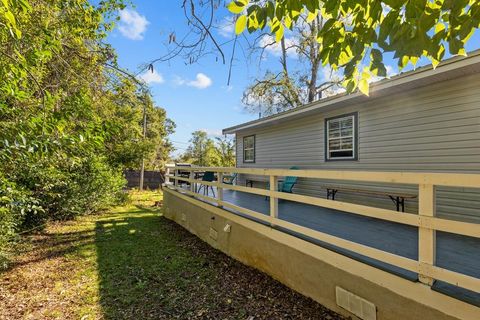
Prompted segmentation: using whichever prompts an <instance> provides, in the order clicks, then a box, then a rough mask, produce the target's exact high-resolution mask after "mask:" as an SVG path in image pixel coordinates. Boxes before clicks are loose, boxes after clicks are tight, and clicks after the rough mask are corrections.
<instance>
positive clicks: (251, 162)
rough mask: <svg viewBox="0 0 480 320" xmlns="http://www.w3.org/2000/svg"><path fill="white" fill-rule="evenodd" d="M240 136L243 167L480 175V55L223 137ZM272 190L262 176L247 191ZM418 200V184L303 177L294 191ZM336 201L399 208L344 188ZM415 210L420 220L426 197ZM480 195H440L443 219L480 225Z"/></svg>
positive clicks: (409, 208) (444, 191)
mask: <svg viewBox="0 0 480 320" xmlns="http://www.w3.org/2000/svg"><path fill="white" fill-rule="evenodd" d="M223 133H224V134H235V137H236V142H237V146H236V151H237V167H239V168H252V167H253V168H284V169H286V168H289V167H291V166H297V167H299V168H301V169H327V170H342V171H343V170H356V171H396V172H398V171H402V172H450V173H452V172H453V173H479V172H480V50H478V51H475V52H471V53H470V54H469V55H468V57H454V58H451V59H448V60H446V61H444V62H443V63H441V64H440V65H439V66H438V67H437V68H436V69H435V70H433V69H432V67H430V66H427V67H422V68H418V69H417V70H414V71H411V72H406V73H403V74H400V75H397V76H394V77H392V78H391V79H386V80H383V81H379V82H377V83H374V84H372V85H371V92H370V96H369V97H367V96H365V95H363V94H361V93H353V94H339V95H336V96H334V97H330V98H326V99H322V100H319V101H315V102H313V103H311V104H308V105H305V106H302V107H300V108H296V109H293V110H289V111H286V112H282V113H279V114H275V115H273V116H269V117H265V118H262V119H258V120H254V121H250V122H247V123H243V124H240V125H236V126H233V127H230V128H226V129H224V130H223ZM247 180H249V182H250V183H251V184H255V185H256V186H258V187H262V184H263V183H264V182H263V181H262V178H261V177H257V178H255V177H252V176H248V175H240V176H239V178H238V184H241V185H245V183H246V181H247ZM332 185H334V186H333V188H340V189H341V188H344V189H345V188H349V189H355V190H359V191H365V190H366V191H376V190H391V192H392V193H399V192H400V193H402V192H403V193H407V194H415V193H417V192H418V190H417V186H414V185H401V186H399V185H398V184H396V185H390V184H378V183H377V184H372V183H358V182H356V183H355V182H351V183H348V182H341V183H339V182H338V181H336V182H335V181H327V180H320V179H308V178H304V179H299V181H298V183H297V185H296V186H295V188H294V193H298V194H304V195H311V196H317V197H318V196H319V197H325V196H326V193H327V190H326V189H327V188H329V187H332ZM335 199H338V200H340V201H345V202H351V203H357V204H365V205H369V206H375V207H380V208H388V209H392V201H391V199H389V198H388V197H384V196H379V195H376V194H375V192H372V193H371V194H368V193H367V194H365V193H362V192H355V191H353V190H351V191H348V190H347V191H346V192H342V190H339V192H338V195H337V196H336V198H335ZM405 206H406V207H405V211H406V212H410V213H417V212H418V202H417V199H415V198H413V197H412V198H411V199H406V200H405ZM478 208H480V190H479V189H469V188H453V187H438V189H437V203H436V215H437V216H438V217H444V218H450V219H457V220H462V221H472V222H478V221H480V211H479V210H478Z"/></svg>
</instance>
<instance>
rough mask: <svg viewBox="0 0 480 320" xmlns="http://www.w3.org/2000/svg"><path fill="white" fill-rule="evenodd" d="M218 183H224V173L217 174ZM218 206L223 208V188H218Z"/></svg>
mask: <svg viewBox="0 0 480 320" xmlns="http://www.w3.org/2000/svg"><path fill="white" fill-rule="evenodd" d="M217 182H218V183H219V184H222V183H223V172H217ZM217 200H218V202H217V204H218V206H219V207H222V202H223V187H220V186H219V187H218V189H217Z"/></svg>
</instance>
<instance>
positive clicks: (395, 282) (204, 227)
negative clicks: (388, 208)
mask: <svg viewBox="0 0 480 320" xmlns="http://www.w3.org/2000/svg"><path fill="white" fill-rule="evenodd" d="M164 206H165V216H166V217H167V218H168V219H171V220H173V221H175V222H177V223H178V224H180V225H182V226H183V227H184V228H186V229H187V230H188V231H190V232H191V233H193V234H195V235H196V236H198V237H199V238H200V239H202V240H203V241H205V242H207V243H209V244H210V245H211V246H212V247H214V248H216V249H218V250H220V251H222V252H224V253H226V254H227V255H229V256H231V257H233V258H234V259H236V260H239V261H241V262H242V263H244V264H246V265H249V266H252V267H254V268H256V269H258V270H260V271H263V272H265V273H267V274H269V275H270V276H272V277H273V278H275V279H277V280H278V281H280V282H282V283H284V284H285V285H287V286H288V287H290V288H292V289H293V290H296V291H298V292H300V293H301V294H303V295H305V296H308V297H310V298H312V299H314V300H315V301H317V302H319V303H321V304H322V305H324V306H326V307H327V308H330V309H332V310H334V311H336V312H338V313H340V314H344V315H346V316H353V315H352V314H351V313H349V312H348V311H346V310H345V309H342V308H340V307H339V306H338V305H337V304H336V298H335V291H336V287H341V288H343V289H345V290H348V291H349V292H352V293H354V294H355V295H358V296H359V297H361V298H363V299H365V300H367V301H370V302H372V303H373V304H375V306H376V308H377V314H376V317H377V319H380V320H382V319H402V320H403V319H425V320H428V319H432V320H433V319H435V320H437V319H472V320H473V319H475V320H477V319H480V308H478V307H476V306H473V305H470V304H467V303H465V302H462V301H459V300H457V299H454V298H450V297H448V296H446V295H444V294H441V293H438V292H435V291H433V290H431V289H430V287H428V286H426V285H423V284H421V283H415V282H411V281H408V280H405V279H403V278H401V277H398V276H395V275H393V274H390V273H388V272H385V271H382V270H380V269H377V268H374V267H372V266H369V265H366V264H364V263H361V262H359V261H356V260H353V259H351V258H348V257H346V256H343V255H340V254H338V253H335V252H333V251H330V250H327V249H325V248H322V247H320V246H318V245H315V244H312V243H310V242H307V241H304V240H302V239H299V238H297V237H294V236H292V235H289V234H287V233H284V232H281V231H279V230H276V229H274V228H271V227H269V226H266V225H262V224H260V223H257V222H255V221H252V220H249V219H246V218H243V217H241V216H238V215H236V214H233V213H231V212H229V211H226V210H223V209H221V208H219V207H216V206H214V205H211V204H208V203H205V202H202V201H199V200H197V199H195V198H192V197H190V196H188V195H185V194H181V193H179V192H177V191H174V190H171V189H168V188H164ZM226 225H229V226H230V227H229V228H225V227H226ZM354 318H355V317H354Z"/></svg>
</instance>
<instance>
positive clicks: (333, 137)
mask: <svg viewBox="0 0 480 320" xmlns="http://www.w3.org/2000/svg"><path fill="white" fill-rule="evenodd" d="M357 132H358V128H357V113H352V114H346V115H341V116H338V117H334V118H329V119H325V158H326V160H356V159H357Z"/></svg>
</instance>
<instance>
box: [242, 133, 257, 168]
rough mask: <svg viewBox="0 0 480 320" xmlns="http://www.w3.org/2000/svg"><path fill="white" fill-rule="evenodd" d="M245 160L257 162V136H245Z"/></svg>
mask: <svg viewBox="0 0 480 320" xmlns="http://www.w3.org/2000/svg"><path fill="white" fill-rule="evenodd" d="M243 162H255V136H248V137H243Z"/></svg>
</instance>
